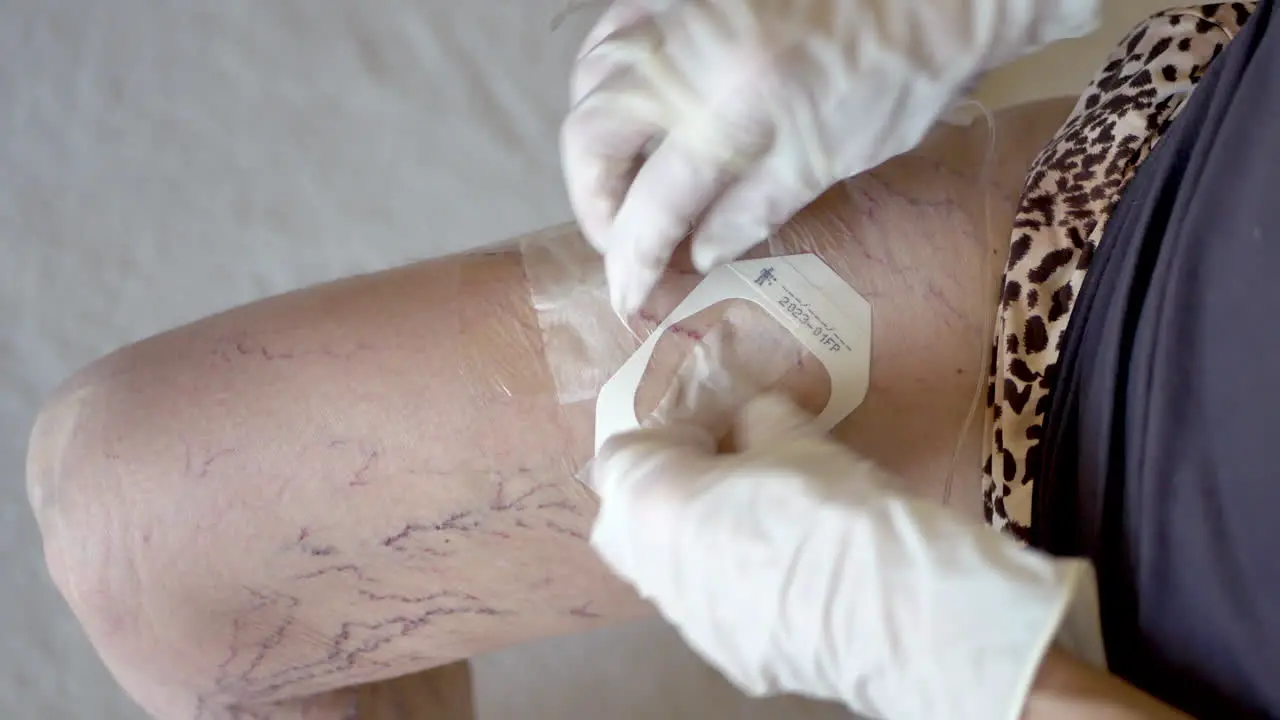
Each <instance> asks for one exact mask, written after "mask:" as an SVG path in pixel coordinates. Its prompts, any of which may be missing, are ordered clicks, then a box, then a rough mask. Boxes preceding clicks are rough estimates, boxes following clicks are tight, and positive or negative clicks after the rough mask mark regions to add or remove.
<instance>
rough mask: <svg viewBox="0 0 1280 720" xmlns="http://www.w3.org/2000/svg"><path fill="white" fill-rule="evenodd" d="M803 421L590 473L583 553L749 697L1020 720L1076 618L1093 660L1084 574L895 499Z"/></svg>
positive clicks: (629, 451) (628, 452)
mask: <svg viewBox="0 0 1280 720" xmlns="http://www.w3.org/2000/svg"><path fill="white" fill-rule="evenodd" d="M808 420H809V417H808V416H807V415H805V414H804V413H803V412H801V411H800V410H799V409H797V408H796V407H795V406H794V405H792V404H791V403H790V402H789V401H787V400H785V399H783V398H780V397H777V396H765V397H763V398H761V399H759V400H756V401H754V402H752V403H751V404H749V405H748V406H747V408H746V409H745V410H744V411H743V414H742V415H741V416H740V417H739V419H738V422H737V426H736V427H737V442H738V444H739V446H740V447H742V448H743V449H742V450H741V452H740V453H738V454H734V455H715V454H714V453H715V443H714V441H713V440H712V438H711V436H710V434H708V433H706V432H703V431H701V430H700V429H699V427H698V426H695V425H689V424H680V423H675V424H670V425H666V426H663V427H659V428H650V429H643V430H637V431H633V432H629V433H625V434H621V435H618V436H615V437H614V438H612V439H610V440H609V441H608V442H607V443H606V444H605V446H604V447H603V449H602V450H601V452H600V454H599V455H598V457H597V458H596V459H595V461H594V465H593V471H592V482H593V486H594V489H595V490H596V491H597V492H598V493H599V495H600V498H601V510H600V515H599V518H598V519H597V521H596V524H595V527H594V530H593V532H592V535H591V544H592V546H593V547H594V548H595V550H596V551H597V552H598V553H599V555H600V556H601V557H602V558H603V559H604V560H605V562H606V563H608V565H609V566H610V567H611V568H612V569H613V570H614V571H615V572H616V573H618V574H619V575H620V576H621V577H622V578H624V579H626V580H627V581H628V582H630V583H631V584H632V585H633V586H634V587H635V588H636V589H637V590H638V591H639V592H640V594H641V595H643V596H644V597H645V598H647V599H649V600H650V601H652V602H653V603H655V604H656V605H657V607H658V608H659V610H660V611H661V612H662V614H663V615H664V616H665V617H666V619H667V620H668V621H669V622H671V623H672V624H673V625H675V626H676V628H678V629H679V631H680V632H681V634H682V635H683V637H684V638H685V640H686V641H687V642H688V643H689V644H690V645H691V646H692V647H693V649H694V650H695V651H697V652H698V653H699V654H700V655H701V656H702V657H703V658H705V659H706V660H707V661H708V662H710V663H711V664H712V665H713V666H715V667H716V668H718V669H719V670H720V671H721V672H723V673H724V674H725V675H726V676H727V677H728V678H729V679H730V680H731V681H732V682H733V683H734V684H736V685H737V686H738V687H739V688H741V689H742V690H743V691H745V692H747V693H748V694H751V695H757V696H758V695H769V694H778V693H794V694H800V695H805V696H809V697H816V698H820V699H825V700H832V701H837V702H840V703H843V704H844V705H845V706H847V707H848V708H849V709H850V710H852V711H853V712H855V713H859V714H862V715H864V716H866V717H869V718H885V719H888V720H917V719H918V720H945V719H948V718H959V719H969V718H972V719H973V720H1006V719H1007V720H1014V719H1015V718H1017V717H1018V715H1019V714H1020V712H1021V708H1022V705H1023V704H1024V702H1025V699H1026V696H1027V692H1028V690H1029V687H1030V684H1031V682H1032V680H1033V679H1034V676H1035V673H1036V671H1037V669H1038V667H1039V664H1040V662H1041V660H1042V658H1043V656H1044V654H1045V652H1046V651H1047V649H1048V647H1049V645H1050V644H1051V643H1052V642H1053V641H1054V639H1055V635H1057V634H1058V633H1059V630H1060V628H1061V627H1063V624H1064V622H1065V621H1066V620H1067V618H1066V613H1067V612H1068V610H1069V606H1072V605H1074V606H1076V608H1078V609H1079V610H1080V613H1081V614H1080V615H1079V618H1081V619H1083V620H1084V622H1083V623H1082V625H1081V626H1080V627H1081V629H1083V631H1084V633H1086V634H1087V635H1089V636H1090V637H1086V638H1085V640H1086V645H1084V646H1076V648H1075V649H1076V650H1077V652H1079V651H1080V649H1081V648H1087V649H1088V650H1089V651H1091V652H1093V653H1097V652H1098V651H1099V650H1100V647H1101V646H1100V635H1099V634H1098V627H1097V616H1096V606H1095V605H1094V603H1095V602H1096V595H1095V593H1096V588H1095V586H1094V584H1093V583H1094V576H1093V571H1092V568H1091V566H1090V565H1089V564H1088V563H1086V562H1085V561H1082V560H1064V559H1056V558H1052V557H1049V556H1047V555H1044V554H1040V553H1037V552H1033V551H1030V550H1027V549H1025V548H1023V547H1021V546H1020V545H1018V544H1017V543H1015V542H1014V541H1012V540H1010V539H1008V538H1006V537H1004V536H1002V535H1000V534H999V533H997V532H996V531H994V530H991V529H990V528H987V527H985V526H981V525H976V524H971V523H967V522H965V521H963V520H961V519H960V518H959V517H957V516H956V515H954V514H953V513H951V512H950V511H948V510H947V509H946V508H944V507H941V506H938V505H934V504H932V503H929V502H927V501H920V500H915V499H911V498H908V497H907V496H905V495H903V494H900V493H898V492H896V491H895V490H894V489H893V487H892V481H891V479H890V478H888V477H886V475H885V474H884V473H883V472H882V471H880V470H879V469H877V468H876V467H875V466H873V465H872V464H871V463H870V462H868V461H866V460H865V459H863V458H860V457H859V456H857V455H856V454H854V453H852V452H850V451H849V450H847V449H846V448H844V447H843V446H841V445H839V444H837V443H835V442H833V441H831V440H828V439H826V438H825V437H823V436H821V435H815V434H813V433H812V431H805V430H803V429H801V428H802V427H803V426H805V424H806V423H807V421H808ZM1059 639H1061V636H1059ZM1068 647H1070V646H1069V645H1068ZM1084 659H1086V660H1089V661H1092V662H1094V663H1095V664H1099V663H1100V662H1101V658H1100V657H1099V656H1097V655H1096V654H1095V655H1094V656H1092V657H1085V658H1084Z"/></svg>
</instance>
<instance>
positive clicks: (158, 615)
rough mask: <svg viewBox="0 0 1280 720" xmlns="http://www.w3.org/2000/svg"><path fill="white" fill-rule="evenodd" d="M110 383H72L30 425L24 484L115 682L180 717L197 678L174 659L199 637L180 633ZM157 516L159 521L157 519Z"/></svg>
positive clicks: (50, 556) (68, 590)
mask: <svg viewBox="0 0 1280 720" xmlns="http://www.w3.org/2000/svg"><path fill="white" fill-rule="evenodd" d="M103 391H104V388H103V386H102V385H100V384H95V383H94V382H92V381H86V382H80V381H76V380H73V381H72V382H71V383H68V385H66V386H64V388H62V389H61V390H59V391H58V392H57V393H56V394H55V395H54V396H53V397H52V398H51V399H50V400H49V401H48V402H47V403H46V405H45V407H44V408H43V409H42V410H41V411H40V413H39V415H38V416H37V418H36V421H35V424H34V426H33V428H32V432H31V436H30V440H29V444H28V451H27V468H26V475H27V477H26V481H27V493H28V499H29V502H30V504H31V508H32V510H33V512H34V515H35V518H36V521H37V524H38V526H39V529H40V534H41V538H42V542H43V550H44V556H45V562H46V565H47V567H48V570H49V574H50V577H51V578H52V580H53V582H54V585H55V586H56V587H57V589H58V590H59V592H60V593H61V594H62V596H63V598H64V599H65V600H66V602H67V605H68V606H69V607H70V609H71V611H72V613H73V614H74V615H75V617H76V619H77V620H78V621H79V623H80V624H81V626H82V627H83V629H84V630H85V632H86V634H87V636H88V637H89V639H90V641H91V643H92V644H93V646H94V648H95V649H96V650H97V651H98V654H99V655H100V656H101V658H102V660H103V661H104V662H105V663H106V665H107V666H108V667H109V668H110V669H111V671H112V672H113V674H114V675H115V676H116V679H117V680H118V681H119V682H120V683H121V684H122V685H123V686H124V688H125V689H126V690H127V691H128V692H129V693H130V694H131V695H132V696H133V697H134V699H135V700H137V701H138V702H139V703H141V704H142V705H143V706H144V707H146V708H147V709H148V710H150V711H152V712H153V713H160V714H162V715H170V716H176V715H173V714H172V712H173V711H174V710H176V708H177V705H176V704H175V702H183V701H182V700H181V699H180V697H179V696H180V695H181V693H180V691H179V692H176V691H175V688H178V687H182V686H185V685H189V683H187V682H186V680H187V678H184V677H182V669H181V666H180V663H175V662H174V659H175V657H176V656H177V655H178V654H179V653H180V652H181V648H179V647H175V644H176V643H188V642H191V641H193V640H195V638H194V637H193V636H192V633H191V632H187V631H180V632H174V630H175V629H179V630H180V629H181V627H182V626H183V625H184V624H185V625H190V623H186V622H185V621H182V622H179V623H178V624H175V623H174V622H173V620H175V618H177V617H178V616H177V615H176V614H175V611H176V610H178V609H179V605H180V603H178V602H177V598H176V597H175V596H174V593H175V592H181V591H180V590H176V589H169V588H168V585H169V584H168V583H166V582H165V581H164V580H163V579H162V578H161V577H160V576H161V571H162V570H163V568H159V567H157V566H156V562H155V557H154V554H152V553H147V552H145V551H144V549H143V547H142V545H143V537H144V535H145V534H146V533H147V532H148V525H147V523H148V522H149V519H148V515H147V512H148V509H149V508H151V507H153V506H150V505H149V504H148V502H147V500H146V499H145V498H144V497H142V495H145V492H143V493H139V492H137V490H138V489H137V488H135V487H130V486H129V485H128V482H127V478H128V473H127V472H126V469H127V462H128V461H127V460H125V461H123V462H122V459H121V458H119V457H113V455H112V453H111V452H110V450H111V446H110V445H109V444H108V443H106V442H104V440H105V439H106V438H109V437H113V436H114V435H113V434H114V433H115V432H117V431H116V430H111V429H109V428H111V427H112V423H111V418H110V417H107V416H105V415H104V412H105V411H106V410H107V409H108V407H107V406H106V405H105V404H104V402H103V400H104V392H103ZM152 519H154V518H152Z"/></svg>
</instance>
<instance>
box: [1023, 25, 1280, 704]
mask: <svg viewBox="0 0 1280 720" xmlns="http://www.w3.org/2000/svg"><path fill="white" fill-rule="evenodd" d="M1275 10H1276V8H1275V2H1273V1H1272V0H1267V1H1265V2H1263V3H1261V5H1260V6H1259V7H1258V10H1257V12H1256V13H1255V14H1254V15H1253V18H1252V19H1251V20H1250V21H1249V23H1248V24H1247V25H1246V26H1245V29H1244V30H1243V32H1242V33H1241V34H1240V36H1239V37H1237V38H1236V39H1235V40H1234V41H1233V42H1232V43H1231V44H1230V45H1228V46H1227V49H1226V50H1225V51H1224V52H1223V53H1222V55H1221V56H1220V57H1218V58H1217V59H1216V60H1215V61H1214V62H1213V64H1212V65H1210V66H1209V70H1208V72H1207V74H1206V75H1205V77H1204V79H1203V80H1202V81H1201V82H1200V84H1199V86H1198V88H1197V89H1196V91H1195V93H1194V94H1193V95H1192V97H1191V99H1190V100H1189V101H1188V103H1187V106H1186V107H1185V108H1184V109H1183V112H1182V115H1181V116H1180V117H1179V118H1178V119H1177V120H1176V121H1174V123H1173V124H1172V126H1171V127H1170V128H1169V131H1168V132H1167V134H1166V135H1165V136H1164V137H1163V139H1161V141H1160V143H1159V145H1158V146H1157V147H1156V150H1155V151H1154V152H1153V153H1152V155H1151V156H1150V157H1149V158H1148V159H1147V160H1146V162H1144V163H1143V164H1142V166H1141V167H1140V168H1139V169H1138V171H1137V173H1136V175H1135V177H1134V179H1133V180H1132V181H1131V183H1130V185H1129V187H1128V188H1126V190H1125V192H1124V195H1123V197H1122V198H1121V200H1120V203H1119V206H1118V207H1117V208H1116V210H1115V212H1114V214H1113V215H1112V217H1111V220H1110V222H1109V224H1108V226H1107V228H1106V231H1105V237H1104V239H1103V242H1102V243H1101V244H1100V247H1099V248H1098V251H1097V253H1096V254H1095V255H1094V256H1093V259H1092V261H1091V262H1092V264H1091V267H1090V270H1089V274H1088V276H1087V277H1086V279H1085V284H1084V287H1083V288H1082V289H1081V294H1080V297H1079V299H1078V301H1077V305H1076V308H1075V310H1074V313H1073V315H1072V319H1071V323H1070V327H1069V328H1068V330H1067V333H1066V335H1065V337H1064V339H1063V348H1062V355H1061V361H1060V366H1059V375H1058V377H1057V378H1056V384H1055V386H1054V391H1053V396H1052V398H1051V401H1050V408H1049V411H1048V414H1047V416H1046V422H1045V428H1044V429H1045V475H1044V477H1043V478H1042V479H1041V480H1040V481H1039V482H1037V484H1036V488H1035V492H1036V498H1035V509H1034V515H1033V523H1032V541H1033V543H1034V544H1036V545H1038V546H1040V547H1043V548H1044V549H1046V550H1048V551H1050V552H1053V553H1056V554H1061V555H1084V556H1087V557H1090V558H1092V559H1093V561H1094V563H1095V565H1096V566H1097V568H1098V573H1099V581H1100V592H1101V601H1102V613H1103V631H1104V636H1105V639H1106V646H1107V655H1108V661H1109V664H1110V666H1111V670H1112V671H1113V672H1114V673H1116V674H1118V675H1120V676H1121V677H1124V678H1125V679H1127V680H1129V681H1130V682H1132V683H1134V684H1135V685H1137V686H1138V687H1140V688H1143V689H1144V690H1146V691H1148V692H1149V693H1151V694H1153V695H1155V696H1157V697H1159V698H1162V699H1164V700H1165V701H1166V702H1168V703H1170V704H1172V705H1175V706H1177V707H1180V708H1182V709H1184V710H1185V711H1187V712H1189V713H1192V714H1194V715H1195V716H1197V717H1199V718H1209V719H1213V718H1280V19H1277V18H1276V15H1275Z"/></svg>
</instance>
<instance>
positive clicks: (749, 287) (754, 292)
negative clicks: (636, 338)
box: [595, 253, 871, 450]
mask: <svg viewBox="0 0 1280 720" xmlns="http://www.w3.org/2000/svg"><path fill="white" fill-rule="evenodd" d="M732 299H743V300H748V301H751V302H754V303H755V304H757V305H759V306H760V307H761V308H763V309H764V310H765V311H766V312H767V313H769V315H770V316H772V317H773V318H774V319H775V320H777V321H778V322H779V323H781V324H782V326H783V327H785V328H787V329H788V330H789V331H790V332H791V334H792V335H794V336H795V337H796V339H797V340H799V341H800V343H801V344H802V345H804V346H805V348H807V349H808V350H809V352H811V353H813V355H814V356H815V357H817V358H818V360H819V361H820V362H821V363H822V364H823V365H824V366H825V367H826V369H827V373H828V374H829V375H830V377H831V396H830V398H829V399H828V401H827V405H826V407H825V408H824V409H823V410H822V412H821V413H819V414H818V416H817V417H815V418H814V420H813V422H814V424H815V425H816V426H817V427H818V428H819V429H821V431H823V432H826V431H829V430H831V429H832V428H834V427H835V426H836V425H837V424H838V423H839V422H840V421H841V420H843V419H844V418H846V417H848V416H849V414H850V413H852V412H853V411H854V410H856V409H857V408H858V406H859V405H861V404H862V401H863V400H864V399H865V398H866V395H867V388H868V387H869V385H870V372H871V305H870V304H869V303H868V302H867V301H866V300H865V299H864V298H863V297H862V296H861V295H859V294H858V293H857V292H856V291H854V289H853V288H851V287H849V285H848V284H847V283H845V281H844V280H843V279H842V278H841V277H840V276H839V275H837V274H836V273H835V272H834V271H833V270H832V269H831V268H829V267H827V265H826V263H824V262H823V261H822V259H821V258H819V257H818V256H817V255H813V254H808V253H806V254H802V255H787V256H779V257H769V258H761V259H758V260H740V261H738V262H735V263H731V264H728V265H722V266H720V267H719V268H716V269H715V270H713V271H712V272H711V273H709V274H708V275H707V277H706V278H705V279H703V281H702V282H701V283H699V284H698V286H697V287H695V288H694V289H693V292H691V293H690V294H689V295H688V296H687V297H686V298H685V299H684V301H683V302H681V303H680V304H679V305H678V306H676V308H675V309H674V310H673V311H672V312H671V313H670V314H669V315H668V316H667V318H666V319H665V320H663V321H662V323H661V324H660V325H659V326H658V328H657V329H656V330H655V331H654V332H653V333H652V334H651V335H650V336H649V338H648V339H647V340H645V342H644V343H643V344H642V345H641V346H640V348H639V349H638V350H636V352H635V353H634V354H633V355H631V357H630V358H628V359H627V360H626V362H624V363H623V365H622V367H621V368H620V369H619V370H618V371H617V372H616V373H614V375H613V377H611V378H609V380H608V381H607V382H605V384H604V385H603V387H601V388H600V393H599V396H598V397H597V399H596V437H595V443H596V449H597V450H599V449H600V447H601V446H603V445H604V443H605V442H606V441H607V440H608V439H609V438H611V437H613V436H614V435H616V434H618V433H621V432H626V431H628V430H634V429H636V428H638V427H640V420H639V419H638V418H637V417H636V411H635V397H636V391H637V390H638V389H639V387H640V381H641V379H642V378H643V376H644V372H645V369H646V368H647V367H648V365H649V358H650V357H651V356H652V355H653V351H654V348H656V347H657V345H658V340H659V339H660V338H661V337H662V335H663V333H665V332H666V330H667V329H668V328H670V327H671V326H672V325H674V324H676V323H678V322H680V321H682V320H685V319H687V318H689V317H691V316H693V315H695V314H697V313H699V312H701V311H703V310H705V309H707V308H709V307H711V306H713V305H715V304H717V303H720V302H723V301H725V300H732Z"/></svg>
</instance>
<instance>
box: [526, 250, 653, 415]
mask: <svg viewBox="0 0 1280 720" xmlns="http://www.w3.org/2000/svg"><path fill="white" fill-rule="evenodd" d="M519 246H520V254H521V261H522V262H523V264H524V273H525V280H526V282H527V283H528V286H529V295H530V299H531V302H532V304H533V309H534V312H535V313H536V315H537V319H538V326H539V329H540V330H541V331H542V350H543V356H544V357H545V358H546V360H547V367H548V369H549V371H550V373H551V378H552V381H553V382H554V384H555V389H556V398H557V400H558V401H559V403H560V404H561V405H569V404H572V403H577V402H582V401H585V400H590V399H592V398H594V397H595V396H596V393H598V392H599V391H600V388H601V387H602V386H603V385H604V383H605V381H606V380H608V379H609V376H610V375H611V374H612V373H613V371H614V370H616V369H617V368H618V367H619V366H621V365H622V363H624V362H626V359H627V357H629V356H630V355H631V353H632V352H633V351H634V350H635V347H636V343H637V340H636V339H635V337H634V336H632V335H631V334H630V332H629V331H628V330H627V329H626V328H625V327H623V326H622V324H621V323H619V322H618V316H617V315H616V314H615V313H614V312H613V309H612V307H611V306H610V304H609V289H608V283H607V281H606V280H605V273H604V262H603V261H602V259H601V257H600V254H599V253H598V252H596V250H595V249H594V248H592V247H591V246H590V245H589V244H587V242H586V240H584V239H583V238H582V236H581V235H580V234H579V233H578V231H577V228H576V227H575V226H573V225H562V226H559V227H555V228H549V229H547V230H544V231H541V232H538V233H534V234H532V235H529V236H526V237H523V238H521V239H520V241H519Z"/></svg>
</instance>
